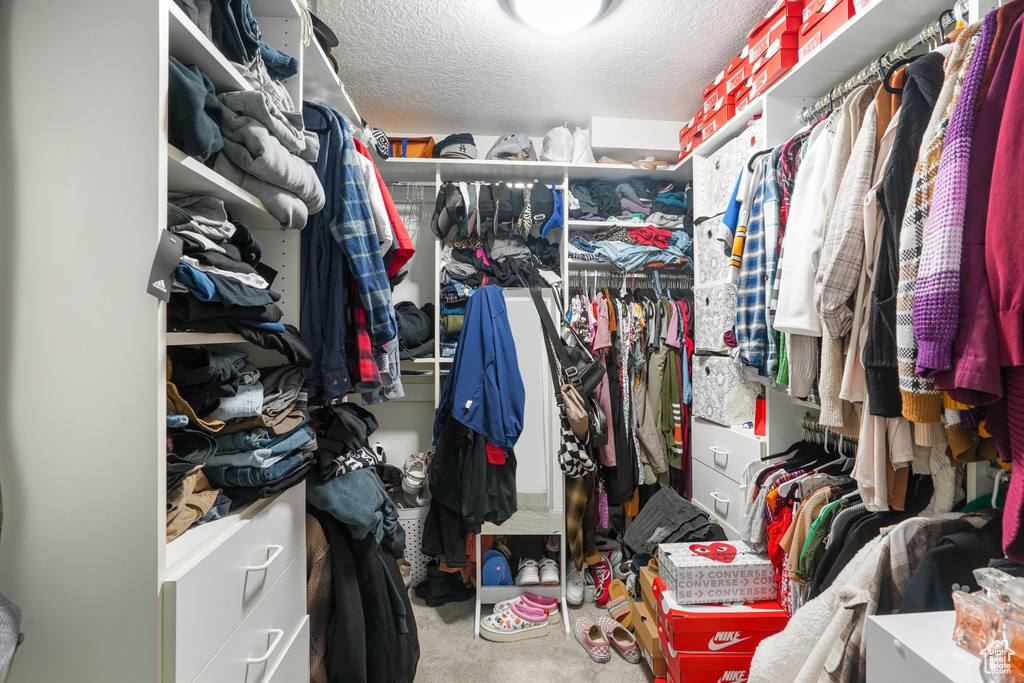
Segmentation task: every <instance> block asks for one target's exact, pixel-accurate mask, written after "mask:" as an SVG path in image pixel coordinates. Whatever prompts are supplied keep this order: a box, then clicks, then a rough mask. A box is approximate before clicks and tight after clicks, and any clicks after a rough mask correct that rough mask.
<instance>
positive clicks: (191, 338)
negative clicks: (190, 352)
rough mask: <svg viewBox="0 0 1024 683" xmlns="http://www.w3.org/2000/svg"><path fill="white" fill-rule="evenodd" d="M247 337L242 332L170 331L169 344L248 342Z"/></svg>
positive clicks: (168, 335)
mask: <svg viewBox="0 0 1024 683" xmlns="http://www.w3.org/2000/svg"><path fill="white" fill-rule="evenodd" d="M246 343H248V342H246V341H245V338H244V337H242V335H240V334H232V333H230V332H221V333H216V334H208V333H206V332H168V333H167V345H168V346H192V345H197V344H246Z"/></svg>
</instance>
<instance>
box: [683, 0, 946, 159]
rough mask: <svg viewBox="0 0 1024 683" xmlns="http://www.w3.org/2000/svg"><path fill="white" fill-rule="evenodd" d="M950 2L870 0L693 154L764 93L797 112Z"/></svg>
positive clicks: (739, 125) (716, 143)
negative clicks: (789, 104) (789, 101)
mask: <svg viewBox="0 0 1024 683" xmlns="http://www.w3.org/2000/svg"><path fill="white" fill-rule="evenodd" d="M951 4H952V3H951V2H950V1H949V0H914V1H913V2H907V0H871V2H870V4H868V6H867V7H865V8H864V9H862V10H860V11H859V12H858V13H857V14H856V15H854V17H853V19H851V20H850V21H848V22H846V23H845V24H843V26H842V27H840V28H839V29H838V30H837V31H836V32H835V33H833V34H832V35H831V36H829V37H828V39H826V40H825V41H824V42H823V43H822V44H821V45H819V46H818V48H817V49H816V50H814V52H812V53H811V54H810V55H808V56H807V57H806V58H804V59H803V60H801V61H800V62H799V63H798V64H797V65H796V66H795V67H793V69H792V70H790V72H789V73H787V74H786V75H785V76H783V77H782V78H781V79H780V80H779V81H778V82H777V83H775V85H773V86H772V87H770V88H769V89H768V90H766V91H765V92H764V93H762V94H761V95H760V96H759V97H758V98H757V100H755V101H754V103H752V104H751V105H750V107H748V108H747V109H745V110H744V111H743V112H742V113H741V114H737V115H736V117H735V118H733V119H732V121H729V123H728V124H726V125H725V126H722V128H720V129H719V130H718V131H717V132H716V133H715V134H714V135H712V136H711V137H710V138H709V139H708V140H706V141H704V142H703V143H702V144H701V145H700V146H699V147H698V148H697V149H696V150H695V152H694V154H699V155H701V156H708V155H709V154H712V153H714V152H715V151H717V150H718V149H719V148H721V147H722V145H724V144H725V143H727V142H728V141H729V140H731V139H732V138H734V137H736V134H737V133H738V132H739V131H740V130H742V129H743V127H744V126H745V125H746V121H747V119H749V118H750V117H751V115H752V114H757V113H761V112H762V111H763V109H764V101H765V97H766V96H767V95H771V97H772V99H779V98H790V99H792V100H793V101H794V104H798V105H799V106H798V107H797V112H799V110H800V108H802V107H805V106H807V105H810V104H813V103H814V102H815V101H817V99H818V98H819V97H821V96H823V95H826V94H828V91H829V90H830V89H831V88H832V87H833V86H835V85H836V84H837V83H842V82H843V81H845V80H846V79H848V78H850V77H851V76H853V75H854V74H856V73H857V72H858V71H860V70H861V69H863V68H864V67H865V66H867V65H868V64H869V63H870V62H872V61H873V60H875V59H878V57H879V56H880V55H882V54H885V53H886V52H887V51H889V50H891V49H892V48H893V47H895V46H896V44H897V43H899V42H900V41H901V40H906V39H908V38H911V37H912V36H914V35H916V34H917V33H918V32H920V31H921V29H922V28H924V27H925V25H927V24H928V22H930V21H934V20H935V19H938V18H939V15H940V14H942V12H944V11H945V10H947V9H949V7H950V5H951ZM798 100H804V101H803V102H797V101H798ZM773 111H774V110H773ZM691 158H692V157H691Z"/></svg>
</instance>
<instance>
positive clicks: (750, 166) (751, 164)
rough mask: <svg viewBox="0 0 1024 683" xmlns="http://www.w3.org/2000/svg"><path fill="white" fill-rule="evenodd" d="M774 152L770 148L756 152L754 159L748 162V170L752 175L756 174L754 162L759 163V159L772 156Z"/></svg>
mask: <svg viewBox="0 0 1024 683" xmlns="http://www.w3.org/2000/svg"><path fill="white" fill-rule="evenodd" d="M772 151H773V150H772V149H770V148H769V149H763V150H761V151H760V152H754V155H753V156H752V157H750V160H749V161H747V170H748V171H750V172H751V173H753V172H754V162H755V161H757V159H758V157H763V156H764V155H765V154H771V153H772Z"/></svg>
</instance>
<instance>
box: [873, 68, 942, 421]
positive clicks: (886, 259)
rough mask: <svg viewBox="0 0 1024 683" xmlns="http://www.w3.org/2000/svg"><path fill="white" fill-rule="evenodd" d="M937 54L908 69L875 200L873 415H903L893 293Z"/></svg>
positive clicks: (935, 90) (937, 83) (936, 86)
mask: <svg viewBox="0 0 1024 683" xmlns="http://www.w3.org/2000/svg"><path fill="white" fill-rule="evenodd" d="M944 59H945V58H944V57H943V55H942V54H941V53H938V52H932V53H930V54H927V55H925V56H924V57H921V58H920V59H918V60H917V61H916V62H914V63H913V64H911V65H910V66H908V67H907V71H906V77H905V79H904V87H903V104H902V105H900V110H899V116H900V119H899V122H897V124H896V133H895V136H894V137H893V145H892V154H890V156H889V165H888V166H887V167H886V169H885V173H884V174H883V175H882V188H881V190H880V191H879V195H878V196H879V200H880V201H881V205H882V212H883V214H884V216H885V221H884V224H883V226H882V244H881V248H880V251H879V254H878V267H877V268H876V270H875V284H874V289H873V291H872V293H871V309H870V313H869V317H868V339H867V346H866V348H865V351H864V370H865V375H866V377H865V379H866V382H867V389H868V401H869V403H870V409H871V414H872V415H881V416H883V417H899V416H900V415H901V414H902V412H903V398H902V396H901V394H900V387H899V374H898V373H897V370H896V288H897V284H898V283H899V279H900V258H899V248H900V230H901V229H902V227H903V214H904V212H905V211H906V208H907V199H908V198H909V197H910V186H911V183H912V182H913V178H914V167H915V166H916V165H917V156H918V153H919V152H920V150H921V140H922V138H923V137H924V132H925V129H926V128H927V127H928V121H929V119H930V118H931V115H932V109H934V108H935V100H936V99H937V98H938V96H939V91H940V90H941V89H942V82H943V79H944V78H945V73H944V72H943V70H942V63H943V60H944Z"/></svg>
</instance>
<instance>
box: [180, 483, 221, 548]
mask: <svg viewBox="0 0 1024 683" xmlns="http://www.w3.org/2000/svg"><path fill="white" fill-rule="evenodd" d="M172 493H173V494H174V497H175V499H176V501H175V502H176V503H177V504H176V505H174V508H173V509H171V510H168V511H167V541H168V542H170V541H173V540H174V539H175V538H177V537H178V536H180V535H181V534H182V533H184V531H185V529H188V528H189V527H190V526H192V525H193V524H195V523H196V522H198V521H199V520H200V519H202V518H203V517H205V516H206V513H208V512H209V511H210V508H212V507H213V506H214V504H215V503H216V502H217V496H219V495H220V489H211V488H210V482H209V480H207V478H206V475H205V474H203V471H202V470H201V469H196V470H194V471H193V472H192V473H191V474H189V475H188V476H187V477H185V478H184V479H182V481H181V483H180V484H179V485H178V487H177V488H176V489H175V490H174V491H173V492H172ZM169 495H170V494H169Z"/></svg>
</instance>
